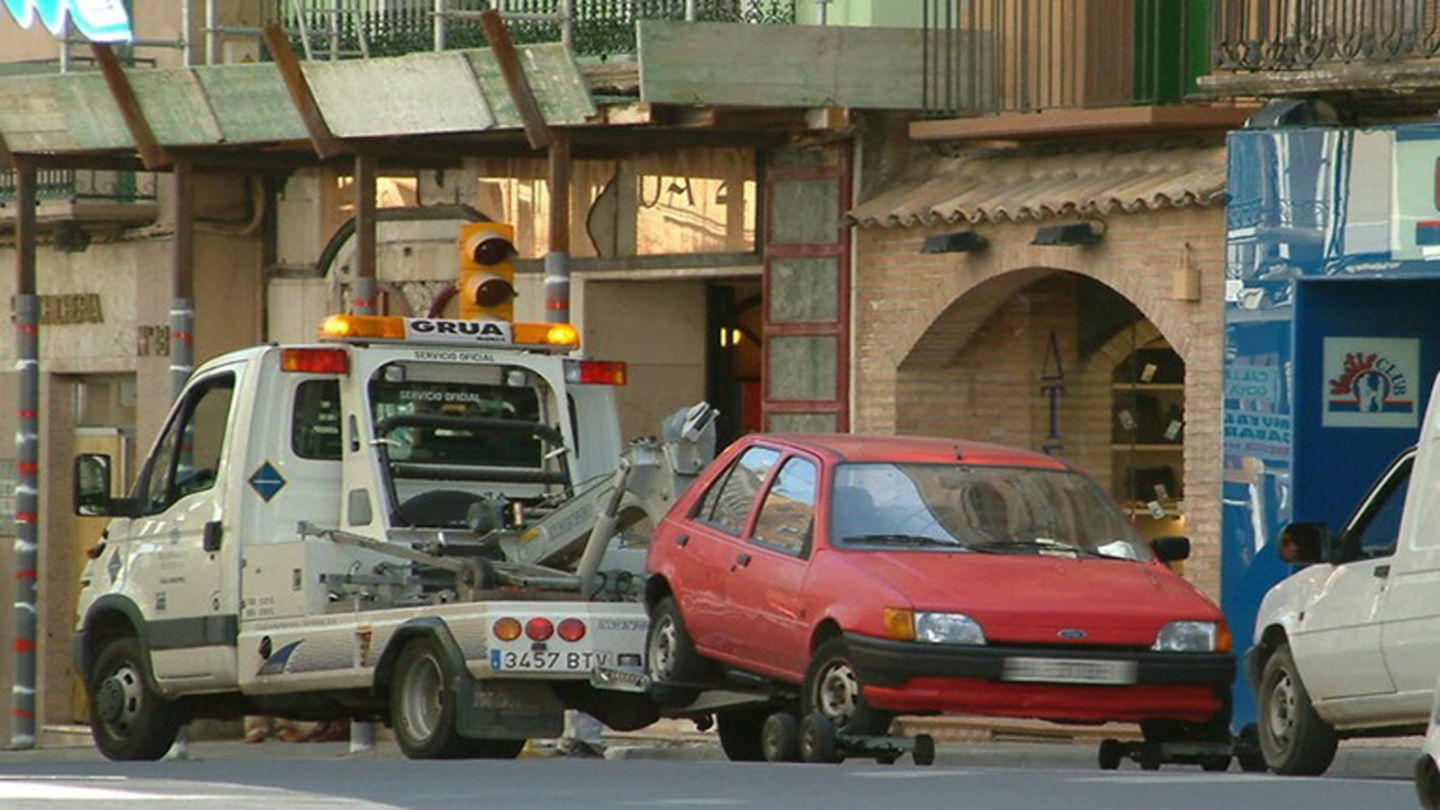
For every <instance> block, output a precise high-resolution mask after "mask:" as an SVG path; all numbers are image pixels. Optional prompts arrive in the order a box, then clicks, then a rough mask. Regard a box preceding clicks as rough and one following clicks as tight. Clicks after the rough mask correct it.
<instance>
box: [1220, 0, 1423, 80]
mask: <svg viewBox="0 0 1440 810" xmlns="http://www.w3.org/2000/svg"><path fill="white" fill-rule="evenodd" d="M1214 2H1215V25H1214V65H1215V68H1216V69H1218V70H1237V71H1239V70H1305V69H1307V68H1311V67H1314V66H1316V65H1320V64H1326V63H1346V62H1393V61H1400V60H1406V59H1430V58H1434V57H1436V56H1440V3H1437V2H1435V0H1214Z"/></svg>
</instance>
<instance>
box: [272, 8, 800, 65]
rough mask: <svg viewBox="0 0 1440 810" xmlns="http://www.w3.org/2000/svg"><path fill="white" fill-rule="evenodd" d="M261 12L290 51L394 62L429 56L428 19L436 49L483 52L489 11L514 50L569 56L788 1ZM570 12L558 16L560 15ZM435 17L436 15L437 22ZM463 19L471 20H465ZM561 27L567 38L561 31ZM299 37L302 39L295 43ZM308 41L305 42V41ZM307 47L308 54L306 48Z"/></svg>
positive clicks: (599, 52)
mask: <svg viewBox="0 0 1440 810" xmlns="http://www.w3.org/2000/svg"><path fill="white" fill-rule="evenodd" d="M272 2H276V3H278V4H279V5H278V7H275V8H273V9H272V10H271V11H270V12H269V13H270V15H271V16H273V18H274V19H275V20H277V21H278V22H280V23H281V24H282V25H284V26H285V27H286V28H287V29H288V30H289V31H290V32H291V35H292V38H294V40H295V44H296V47H297V50H300V51H301V52H306V51H309V52H311V53H313V54H314V55H315V57H316V58H324V57H325V56H326V55H327V54H330V55H340V56H347V55H360V54H368V55H369V56H397V55H400V54H405V53H413V52H416V51H426V50H433V49H434V47H435V43H436V41H437V36H436V33H437V32H436V19H437V16H438V17H439V18H440V20H441V26H442V30H441V31H440V33H439V37H438V39H439V40H440V41H443V43H444V47H445V48H447V49H450V48H475V47H484V46H485V44H486V43H485V37H484V35H483V34H482V33H481V29H480V23H479V21H478V20H477V19H475V18H474V16H473V12H478V11H483V10H485V9H487V8H490V7H491V6H492V5H493V6H494V7H496V8H499V9H500V10H501V11H502V12H503V13H504V14H505V15H506V22H507V28H508V29H509V32H510V38H511V39H512V40H513V41H515V42H517V43H529V42H560V41H566V40H568V41H569V42H570V43H571V45H572V47H573V48H574V50H575V53H576V54H579V55H586V56H609V55H614V54H629V53H634V52H635V21H636V20H649V19H665V20H687V19H688V20H691V21H701V22H705V21H715V22H745V23H794V22H795V0H494V2H488V1H487V0H442V2H440V3H437V2H436V0H298V1H297V0H272ZM567 8H569V9H571V13H570V14H569V15H568V18H567V15H566V14H565V13H564V12H565V11H566V9H567ZM437 11H438V15H437ZM467 13H470V15H471V16H466V14H467ZM566 28H568V29H569V30H568V32H567V31H566V30H565V29H566ZM301 31H304V32H306V33H305V35H304V36H303V37H302V35H301V33H300V32H301ZM305 37H308V39H309V41H308V42H307V41H306V40H305ZM307 45H308V46H309V47H308V48H307V47H306V46H307Z"/></svg>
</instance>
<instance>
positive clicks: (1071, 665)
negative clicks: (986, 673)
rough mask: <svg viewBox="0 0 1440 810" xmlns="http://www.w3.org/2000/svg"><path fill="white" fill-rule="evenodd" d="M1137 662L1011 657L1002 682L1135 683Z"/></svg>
mask: <svg viewBox="0 0 1440 810" xmlns="http://www.w3.org/2000/svg"><path fill="white" fill-rule="evenodd" d="M1135 671H1136V666H1135V662H1134V661H1091V660H1086V659H1075V658H1007V659H1005V671H1004V672H1003V673H1002V674H1001V676H1000V677H1001V679H1002V680H1006V681H1039V682H1044V683H1109V684H1127V683H1135Z"/></svg>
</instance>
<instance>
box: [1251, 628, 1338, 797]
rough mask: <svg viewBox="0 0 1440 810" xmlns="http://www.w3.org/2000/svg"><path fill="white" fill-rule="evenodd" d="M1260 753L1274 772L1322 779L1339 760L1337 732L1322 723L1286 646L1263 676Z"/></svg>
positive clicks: (1281, 646)
mask: <svg viewBox="0 0 1440 810" xmlns="http://www.w3.org/2000/svg"><path fill="white" fill-rule="evenodd" d="M1258 697H1259V703H1260V705H1259V709H1260V721H1259V728H1258V730H1259V732H1260V750H1261V751H1262V752H1263V753H1264V755H1265V763H1266V764H1267V765H1269V766H1270V770H1272V771H1274V772H1275V773H1278V774H1283V775H1285V776H1319V775H1320V774H1322V773H1324V772H1325V769H1326V768H1329V767H1330V763H1331V761H1332V760H1334V759H1335V746H1336V745H1337V744H1338V742H1339V740H1338V737H1337V736H1336V734H1335V729H1334V728H1332V727H1331V726H1330V724H1329V723H1326V722H1325V721H1324V720H1322V719H1320V716H1319V715H1317V714H1316V713H1315V707H1314V706H1312V705H1311V704H1310V693H1309V692H1306V691H1305V684H1304V683H1303V682H1301V680H1300V671H1299V670H1298V669H1296V668H1295V659H1294V657H1293V656H1292V655H1291V654H1290V647H1289V645H1286V644H1282V645H1280V647H1279V648H1277V649H1276V650H1275V652H1274V654H1272V655H1271V656H1270V659H1269V660H1268V661H1266V662H1265V668H1264V669H1263V670H1262V671H1261V674H1260V694H1259V696H1258Z"/></svg>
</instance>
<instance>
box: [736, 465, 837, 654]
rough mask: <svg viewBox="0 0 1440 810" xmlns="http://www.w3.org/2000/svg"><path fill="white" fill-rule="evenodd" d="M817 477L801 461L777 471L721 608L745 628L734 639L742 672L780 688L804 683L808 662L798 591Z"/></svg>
mask: <svg viewBox="0 0 1440 810" xmlns="http://www.w3.org/2000/svg"><path fill="white" fill-rule="evenodd" d="M819 475H820V465H819V464H818V462H816V461H814V460H813V459H810V458H807V457H805V456H801V455H792V456H790V457H789V458H787V459H785V460H784V462H783V463H781V465H780V469H779V471H778V472H777V473H776V474H775V475H773V476H771V479H770V485H769V487H768V488H767V490H766V492H765V496H764V498H763V499H762V501H761V504H760V509H759V511H758V513H757V514H756V516H755V523H754V527H753V528H752V529H751V531H750V533H749V536H748V537H747V539H746V541H745V543H744V545H743V547H742V548H741V549H740V550H739V553H738V554H737V555H736V558H735V561H734V562H733V564H732V565H731V567H730V571H729V578H728V579H727V580H726V585H727V590H726V601H727V602H728V603H729V604H730V606H731V609H732V610H734V611H736V612H737V613H738V614H739V615H740V616H741V617H742V620H743V623H744V626H745V627H746V628H747V631H746V632H745V633H744V634H743V635H742V636H741V637H739V638H738V639H737V641H738V643H739V649H738V651H737V652H738V655H739V657H740V658H741V659H743V661H744V665H745V668H746V669H753V670H756V671H759V672H763V673H766V674H769V675H774V676H780V677H785V678H786V679H787V680H795V679H798V678H800V677H801V676H803V675H804V672H805V666H806V663H807V661H808V659H809V650H808V644H807V643H806V642H807V639H808V636H809V625H810V619H809V617H807V616H806V615H805V601H804V596H805V594H804V584H805V572H806V570H807V568H808V566H809V557H810V552H811V545H812V538H813V536H814V532H815V503H816V498H817V493H818V486H817V484H818V481H819Z"/></svg>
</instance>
